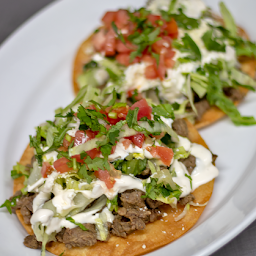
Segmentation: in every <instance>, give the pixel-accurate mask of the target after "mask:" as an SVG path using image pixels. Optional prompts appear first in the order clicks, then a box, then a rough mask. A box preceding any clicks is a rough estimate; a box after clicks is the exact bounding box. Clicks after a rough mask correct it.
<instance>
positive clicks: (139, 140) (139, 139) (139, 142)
mask: <svg viewBox="0 0 256 256" xmlns="http://www.w3.org/2000/svg"><path fill="white" fill-rule="evenodd" d="M126 139H128V140H131V141H132V143H133V144H134V145H135V146H137V147H139V148H142V146H143V142H144V140H145V135H144V134H143V133H139V134H136V135H133V136H130V137H126Z"/></svg>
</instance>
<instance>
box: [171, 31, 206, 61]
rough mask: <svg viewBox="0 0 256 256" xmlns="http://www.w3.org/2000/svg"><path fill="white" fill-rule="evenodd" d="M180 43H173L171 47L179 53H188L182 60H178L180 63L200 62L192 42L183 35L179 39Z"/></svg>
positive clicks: (196, 47)
mask: <svg viewBox="0 0 256 256" xmlns="http://www.w3.org/2000/svg"><path fill="white" fill-rule="evenodd" d="M181 41H182V42H178V41H173V47H175V48H176V49H178V50H180V51H181V52H185V53H188V54H189V55H188V56H186V57H183V58H179V59H178V60H179V61H180V62H189V61H197V60H201V58H202V55H201V52H200V50H199V48H198V46H197V44H196V43H195V42H194V40H193V39H192V38H191V37H190V36H189V34H188V33H185V36H184V37H183V38H182V39H181Z"/></svg>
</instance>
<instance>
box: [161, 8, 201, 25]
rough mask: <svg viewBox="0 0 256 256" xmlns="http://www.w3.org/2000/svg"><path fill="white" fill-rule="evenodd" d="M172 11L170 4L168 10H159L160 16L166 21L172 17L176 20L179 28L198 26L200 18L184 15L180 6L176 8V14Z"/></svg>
mask: <svg viewBox="0 0 256 256" xmlns="http://www.w3.org/2000/svg"><path fill="white" fill-rule="evenodd" d="M172 11H173V8H172V6H170V8H169V10H168V11H163V10H162V11H161V14H162V17H163V18H164V19H165V20H167V21H170V20H171V19H172V18H173V19H174V20H175V21H176V22H177V25H178V27H179V28H183V29H186V30H191V29H196V28H198V27H199V25H200V20H197V19H194V18H190V17H188V16H186V15H185V14H184V13H183V11H182V9H181V8H179V9H178V13H177V14H174V13H172Z"/></svg>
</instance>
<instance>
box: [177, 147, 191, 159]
mask: <svg viewBox="0 0 256 256" xmlns="http://www.w3.org/2000/svg"><path fill="white" fill-rule="evenodd" d="M173 153H174V159H181V158H187V157H189V155H190V152H187V151H186V150H185V149H184V147H183V146H181V147H178V148H174V149H173Z"/></svg>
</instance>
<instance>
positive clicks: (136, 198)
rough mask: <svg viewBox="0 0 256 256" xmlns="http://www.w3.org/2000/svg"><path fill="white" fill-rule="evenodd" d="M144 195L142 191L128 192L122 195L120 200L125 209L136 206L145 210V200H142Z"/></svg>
mask: <svg viewBox="0 0 256 256" xmlns="http://www.w3.org/2000/svg"><path fill="white" fill-rule="evenodd" d="M143 194H144V193H143V192H142V191H140V190H127V191H125V192H123V193H122V194H121V196H120V200H121V203H122V205H123V206H124V207H125V208H132V207H134V206H137V207H140V208H143V207H145V206H146V205H145V202H144V199H143V198H141V196H142V195H143Z"/></svg>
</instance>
